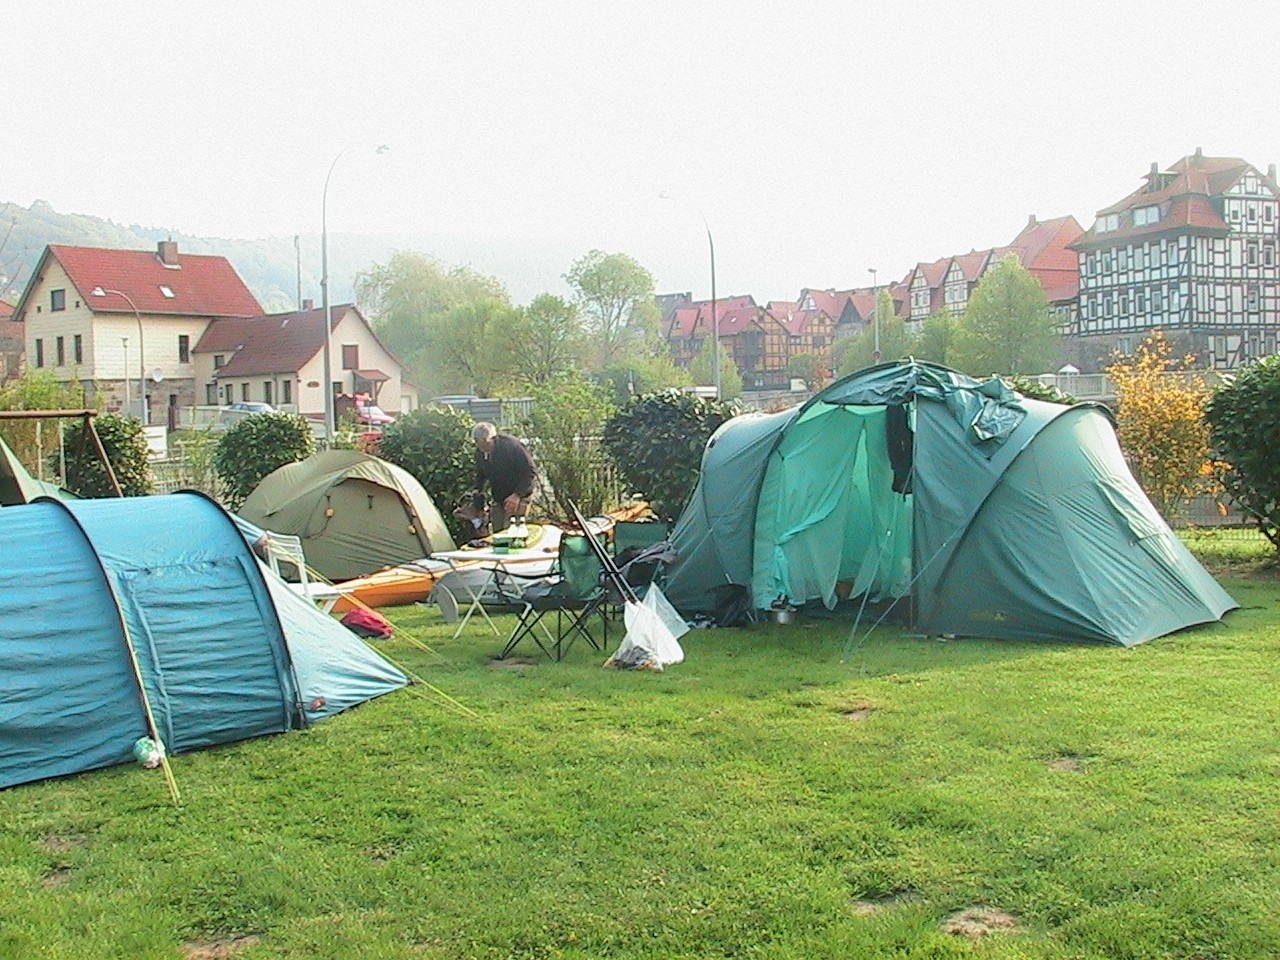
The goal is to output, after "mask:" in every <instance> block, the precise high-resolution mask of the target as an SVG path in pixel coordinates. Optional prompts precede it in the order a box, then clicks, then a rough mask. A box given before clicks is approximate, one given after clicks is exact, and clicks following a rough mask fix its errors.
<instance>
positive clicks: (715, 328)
mask: <svg viewBox="0 0 1280 960" xmlns="http://www.w3.org/2000/svg"><path fill="white" fill-rule="evenodd" d="M658 199H659V200H671V199H672V197H671V196H670V194H666V193H660V194H658ZM698 216H699V217H700V218H701V219H702V226H703V228H704V229H705V230H706V231H707V249H708V251H710V253H711V340H712V350H711V364H712V366H711V369H712V376H713V377H714V378H715V386H716V399H717V400H720V399H722V397H721V394H720V314H719V312H718V311H717V309H716V241H715V238H714V237H712V236H711V226H710V225H709V224H708V223H707V218H706V217H705V216H703V214H702V211H701V210H699V211H698Z"/></svg>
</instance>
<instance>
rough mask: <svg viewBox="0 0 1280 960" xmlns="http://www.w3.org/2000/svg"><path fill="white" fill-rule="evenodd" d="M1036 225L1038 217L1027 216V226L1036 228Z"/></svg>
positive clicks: (1032, 214) (1033, 215) (1030, 214)
mask: <svg viewBox="0 0 1280 960" xmlns="http://www.w3.org/2000/svg"><path fill="white" fill-rule="evenodd" d="M1035 225H1036V215H1035V214H1034V213H1029V214H1027V226H1028V227H1034V226H1035Z"/></svg>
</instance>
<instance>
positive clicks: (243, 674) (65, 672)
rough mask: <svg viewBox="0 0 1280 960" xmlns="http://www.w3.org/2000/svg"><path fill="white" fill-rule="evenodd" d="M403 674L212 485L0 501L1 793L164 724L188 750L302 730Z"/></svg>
mask: <svg viewBox="0 0 1280 960" xmlns="http://www.w3.org/2000/svg"><path fill="white" fill-rule="evenodd" d="M406 683H407V680H406V678H405V676H404V674H402V673H401V672H400V671H399V670H397V669H396V668H395V667H393V666H391V665H390V664H389V663H387V662H386V661H385V660H383V659H382V658H381V657H380V656H378V655H377V654H376V653H375V652H374V651H372V650H370V649H369V648H368V647H367V646H366V645H365V644H364V643H363V642H362V641H361V640H360V639H359V638H357V637H356V636H355V635H354V634H352V633H351V632H350V631H349V630H347V629H346V628H345V627H343V626H342V625H341V624H340V623H338V622H337V621H336V620H334V619H333V618H331V617H328V616H326V615H325V614H323V613H321V612H320V610H319V609H318V608H316V606H315V605H314V604H311V603H309V602H307V601H306V600H304V599H302V598H301V597H298V596H296V595H295V594H293V593H292V591H290V590H289V588H288V587H287V586H286V585H285V584H283V583H281V582H279V581H278V580H275V579H274V578H273V577H272V575H271V574H270V572H269V571H265V568H263V567H262V566H261V565H260V564H259V563H258V561H257V560H256V558H255V557H254V556H253V554H252V552H251V551H250V549H249V546H248V544H247V543H246V542H245V540H244V539H243V537H242V536H241V534H240V533H239V531H238V530H237V529H236V526H235V525H234V524H233V523H232V521H231V519H230V518H229V517H228V516H227V514H226V513H225V512H224V511H223V510H222V508H221V507H219V506H218V505H217V504H215V503H214V502H213V501H212V500H209V499H207V498H205V497H203V496H202V495H200V494H193V493H183V494H173V495H170V496H163V497H134V498H124V499H109V500H81V501H76V502H70V503H59V502H55V501H53V500H38V501H36V502H34V503H31V504H29V505H26V506H20V507H12V508H5V509H3V510H0V787H7V786H12V785H13V784H17V783H25V782H27V781H30V780H39V779H43V778H45V777H56V776H62V775H65V774H71V773H77V772H80V771H83V770H90V769H94V768H96V767H102V766H107V765H110V764H115V763H123V762H126V761H129V760H131V759H132V749H133V744H134V742H135V741H136V740H137V739H138V738H139V737H143V736H150V735H152V734H153V732H154V733H156V734H158V735H159V737H160V739H161V740H162V741H163V742H164V744H165V747H166V749H167V751H168V752H169V753H178V752H181V751H184V750H190V749H194V748H197V747H204V746H209V745H212V744H217V743H227V742H230V741H234V740H242V739H245V738H248V737H255V736H260V735H263V734H269V733H279V732H282V731H285V730H292V729H296V728H299V727H303V726H306V725H307V724H308V723H310V722H312V721H314V720H318V719H321V718H323V717H327V716H329V715H331V714H333V713H336V712H338V711H340V710H343V709H345V708H347V707H349V706H352V705H354V704H357V703H360V702H362V701H364V700H368V699H370V698H372V697H376V696H378V695H380V694H383V693H387V692H389V691H391V690H394V689H397V688H399V687H401V686H404V685H405V684H406ZM148 707H149V710H150V714H151V716H152V717H153V718H154V723H155V728H154V731H153V730H152V728H151V726H150V724H149V723H148V719H147V708H148Z"/></svg>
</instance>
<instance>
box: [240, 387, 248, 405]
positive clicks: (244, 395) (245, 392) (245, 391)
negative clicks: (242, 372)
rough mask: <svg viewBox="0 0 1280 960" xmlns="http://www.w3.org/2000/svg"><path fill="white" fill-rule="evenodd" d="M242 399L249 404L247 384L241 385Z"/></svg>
mask: <svg viewBox="0 0 1280 960" xmlns="http://www.w3.org/2000/svg"><path fill="white" fill-rule="evenodd" d="M240 399H241V400H243V401H244V402H245V403H248V402H249V385H248V384H247V383H242V384H240Z"/></svg>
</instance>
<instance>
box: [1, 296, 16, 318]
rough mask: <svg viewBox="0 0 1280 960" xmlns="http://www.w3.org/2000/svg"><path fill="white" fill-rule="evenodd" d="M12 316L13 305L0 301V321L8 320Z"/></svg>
mask: <svg viewBox="0 0 1280 960" xmlns="http://www.w3.org/2000/svg"><path fill="white" fill-rule="evenodd" d="M12 316H13V304H11V303H5V302H4V301H3V300H0V320H4V319H8V318H9V317H12Z"/></svg>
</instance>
